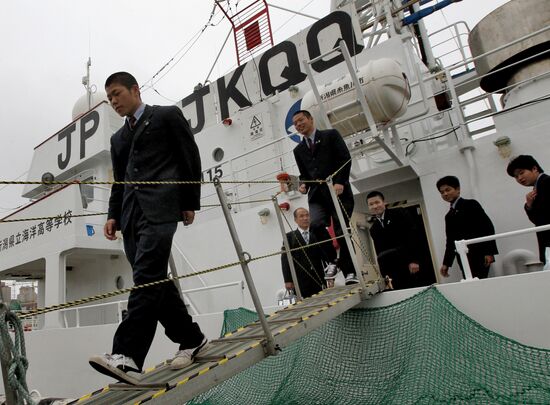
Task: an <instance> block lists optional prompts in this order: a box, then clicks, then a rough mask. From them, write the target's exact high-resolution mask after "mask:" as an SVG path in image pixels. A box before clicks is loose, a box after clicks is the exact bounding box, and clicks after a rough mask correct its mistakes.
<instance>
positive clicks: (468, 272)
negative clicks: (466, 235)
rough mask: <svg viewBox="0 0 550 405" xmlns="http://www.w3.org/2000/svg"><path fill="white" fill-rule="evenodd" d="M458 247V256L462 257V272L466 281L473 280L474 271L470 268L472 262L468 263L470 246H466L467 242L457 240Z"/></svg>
mask: <svg viewBox="0 0 550 405" xmlns="http://www.w3.org/2000/svg"><path fill="white" fill-rule="evenodd" d="M455 246H456V252H457V253H458V256H459V257H460V261H461V262H462V271H463V272H464V280H468V281H469V280H472V279H473V276H472V269H471V268H470V262H469V261H468V245H467V244H466V241H465V240H464V239H463V240H456V241H455Z"/></svg>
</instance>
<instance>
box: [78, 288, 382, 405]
mask: <svg viewBox="0 0 550 405" xmlns="http://www.w3.org/2000/svg"><path fill="white" fill-rule="evenodd" d="M383 285H384V283H383V281H382V280H381V281H375V282H369V283H367V284H366V286H365V287H364V288H363V287H361V286H360V285H358V284H353V285H349V286H341V287H334V288H330V289H327V290H324V291H322V292H320V293H319V294H316V295H314V296H312V297H309V298H307V299H305V300H303V301H299V302H298V303H296V304H293V305H290V306H288V307H285V308H284V309H281V310H278V311H276V312H274V313H272V314H271V315H269V316H267V319H266V320H267V323H268V325H269V328H270V330H271V332H272V334H273V338H274V342H275V347H276V349H277V350H278V351H280V350H283V349H284V348H285V347H286V346H288V345H290V344H291V343H293V342H295V341H296V340H298V339H300V338H301V337H303V336H305V335H307V334H308V333H309V332H311V331H313V330H315V329H317V328H319V327H321V326H322V325H324V324H325V323H327V322H329V321H330V320H332V319H334V318H336V317H337V316H338V315H340V314H342V313H344V312H346V311H347V310H349V309H351V308H354V307H355V306H357V305H358V304H360V303H361V302H362V301H363V300H365V299H369V298H370V297H373V296H374V295H376V294H377V293H379V292H381V291H382V290H383V288H384V287H383ZM265 344H266V339H265V335H263V334H262V329H261V325H260V323H259V322H253V323H251V324H249V325H247V326H245V327H242V328H239V329H238V330H237V331H235V332H230V333H228V334H226V335H225V336H224V337H222V338H221V339H216V340H212V341H211V343H210V346H209V347H208V349H207V350H206V351H205V352H204V353H203V354H202V355H201V356H199V357H197V358H196V361H195V363H193V364H191V365H190V366H189V367H187V368H184V369H181V370H172V369H170V367H169V361H165V362H164V363H161V364H159V365H157V366H155V367H153V368H150V369H148V370H145V372H144V373H143V374H142V377H141V379H140V380H139V381H140V384H139V385H137V386H135V387H132V386H131V385H128V384H124V385H123V384H110V385H108V386H106V387H104V388H101V389H98V390H97V391H94V392H92V393H90V394H87V395H85V396H83V397H81V398H79V399H77V400H75V401H73V402H70V404H77V403H78V404H96V405H99V404H104V405H107V404H109V405H113V404H143V403H151V404H175V403H178V404H180V403H185V402H186V401H189V400H190V399H192V398H194V397H195V396H197V395H199V394H201V393H202V392H205V391H207V390H208V389H210V388H212V387H214V386H215V385H217V384H219V383H221V382H223V381H225V380H227V379H229V378H231V377H232V376H234V375H236V374H238V373H239V372H241V371H244V370H245V369H247V368H248V367H250V366H253V365H254V364H256V363H258V362H260V361H261V360H263V359H264V358H266V357H267V356H268V354H267V351H266V350H265ZM159 387H160V389H159Z"/></svg>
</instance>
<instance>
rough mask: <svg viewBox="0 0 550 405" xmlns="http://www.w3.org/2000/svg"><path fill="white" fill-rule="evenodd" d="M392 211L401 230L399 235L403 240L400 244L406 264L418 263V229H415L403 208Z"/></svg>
mask: <svg viewBox="0 0 550 405" xmlns="http://www.w3.org/2000/svg"><path fill="white" fill-rule="evenodd" d="M394 210H395V213H396V214H397V219H398V221H399V229H400V230H401V235H402V238H403V240H402V243H403V247H404V250H405V254H406V255H407V257H406V259H407V263H418V255H417V252H418V251H419V247H418V243H417V242H418V236H417V235H418V229H416V226H415V225H414V222H413V220H412V218H411V217H410V216H409V215H408V213H407V211H405V210H404V209H403V208H396V209H394Z"/></svg>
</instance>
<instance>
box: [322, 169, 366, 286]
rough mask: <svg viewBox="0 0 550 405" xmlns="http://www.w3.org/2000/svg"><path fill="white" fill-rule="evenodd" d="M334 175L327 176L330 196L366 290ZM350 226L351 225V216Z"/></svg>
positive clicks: (360, 281)
mask: <svg viewBox="0 0 550 405" xmlns="http://www.w3.org/2000/svg"><path fill="white" fill-rule="evenodd" d="M332 184H333V183H332V177H331V176H330V177H328V178H327V187H328V189H329V192H330V196H331V197H332V203H333V204H334V209H335V210H336V215H337V216H338V221H340V228H341V229H342V233H343V234H344V239H345V243H346V245H347V247H348V250H349V256H350V257H351V262H352V263H353V267H354V268H355V274H356V275H357V279H358V280H359V285H360V286H361V288H362V289H363V291H365V288H366V284H365V279H364V278H363V272H362V271H361V269H360V268H359V265H358V264H357V257H356V256H355V254H354V251H355V250H354V249H353V243H352V242H351V236H350V232H349V229H348V227H347V226H346V221H344V213H343V212H342V207H340V203H339V201H338V196H337V195H336V191H334V187H333V186H332ZM350 215H351V213H350ZM350 226H351V217H350Z"/></svg>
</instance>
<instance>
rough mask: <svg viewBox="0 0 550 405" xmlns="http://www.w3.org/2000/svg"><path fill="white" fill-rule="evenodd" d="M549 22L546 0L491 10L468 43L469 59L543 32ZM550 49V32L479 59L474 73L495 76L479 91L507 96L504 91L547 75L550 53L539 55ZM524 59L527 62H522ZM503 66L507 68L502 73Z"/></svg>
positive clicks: (520, 1)
mask: <svg viewBox="0 0 550 405" xmlns="http://www.w3.org/2000/svg"><path fill="white" fill-rule="evenodd" d="M549 21H550V3H549V2H548V1H547V0H544V1H541V0H512V1H510V2H508V3H506V4H504V5H502V6H501V7H499V8H497V9H496V10H494V11H493V12H492V13H490V14H489V15H487V16H486V17H485V18H484V19H483V20H481V21H480V22H479V23H478V24H477V25H476V26H475V27H474V29H473V30H472V32H471V33H470V37H469V39H468V42H469V45H470V50H471V52H472V55H473V56H474V57H477V56H481V55H483V54H485V53H487V52H490V51H493V50H495V49H497V48H499V47H503V46H504V45H505V44H508V43H511V42H513V41H517V40H519V39H521V38H523V37H525V36H528V35H529V34H531V33H534V32H536V31H539V30H542V29H543V28H545V27H546V26H547V25H548V22H549ZM549 49H550V30H546V31H544V32H541V33H539V34H537V35H534V36H532V37H530V38H527V39H524V40H522V41H520V42H518V43H516V44H514V45H511V46H508V47H503V49H501V50H499V51H497V52H494V53H490V54H489V55H486V56H482V57H481V58H479V59H477V60H476V61H475V66H476V70H477V72H478V73H479V74H480V75H485V74H487V73H491V72H494V73H492V74H490V75H488V76H485V77H483V78H482V79H481V83H480V86H481V88H482V89H483V90H485V91H487V92H496V93H506V92H507V90H504V89H503V88H505V87H508V86H513V85H514V84H517V83H520V82H523V81H525V80H528V79H530V78H534V77H536V76H539V75H541V74H543V73H545V72H548V71H550V53H548V52H545V53H543V54H542V55H538V54H540V53H541V52H544V51H547V50H549ZM535 55H538V56H535ZM526 58H529V60H525V59H526ZM520 61H521V62H520ZM517 62H520V63H517ZM511 65H513V66H511ZM506 66H510V67H509V68H506V69H502V68H505V67H506ZM499 69H502V70H499Z"/></svg>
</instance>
